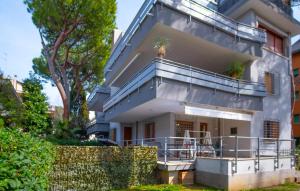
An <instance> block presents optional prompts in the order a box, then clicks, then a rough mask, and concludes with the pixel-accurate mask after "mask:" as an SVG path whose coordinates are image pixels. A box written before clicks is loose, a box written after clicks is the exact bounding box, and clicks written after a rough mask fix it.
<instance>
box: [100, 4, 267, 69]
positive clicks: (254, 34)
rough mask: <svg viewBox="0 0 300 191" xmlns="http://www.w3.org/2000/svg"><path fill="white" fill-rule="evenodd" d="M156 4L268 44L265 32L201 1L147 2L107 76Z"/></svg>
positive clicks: (113, 57)
mask: <svg viewBox="0 0 300 191" xmlns="http://www.w3.org/2000/svg"><path fill="white" fill-rule="evenodd" d="M156 2H160V3H162V4H164V5H167V6H169V7H171V8H173V9H175V10H177V11H180V12H183V13H185V14H188V15H190V17H191V18H192V17H193V18H196V19H198V20H201V21H202V22H205V23H208V24H210V25H212V26H215V27H217V28H219V29H221V30H223V31H225V32H228V33H230V34H232V35H234V36H235V37H236V38H245V39H248V40H252V41H256V42H259V43H265V42H266V37H267V36H266V32H265V31H264V30H262V29H258V28H255V27H252V26H250V25H246V24H243V23H239V22H237V21H235V20H233V19H231V18H229V17H226V16H225V15H223V14H221V13H219V12H217V11H215V10H213V9H210V8H208V7H207V6H206V5H204V4H201V1H200V3H199V2H197V1H195V0H180V1H178V0H146V1H145V2H144V4H143V5H142V7H141V8H140V10H139V11H138V13H137V15H136V16H135V18H134V19H133V21H132V23H131V24H130V26H129V27H128V29H127V30H126V32H125V34H124V35H123V37H122V38H121V40H120V41H119V43H118V44H117V46H116V48H115V49H114V50H113V52H112V54H111V56H110V58H109V60H108V62H107V64H106V66H105V69H104V72H105V74H106V73H107V72H108V71H109V70H110V69H111V67H112V65H113V64H114V63H115V62H116V60H117V59H118V57H119V56H120V54H121V53H122V52H123V51H124V49H125V48H126V46H128V45H129V44H130V40H131V39H132V37H133V36H134V34H135V33H136V31H137V30H138V29H139V27H140V26H141V24H142V23H143V21H144V20H145V19H146V18H147V16H148V15H152V14H151V13H150V12H151V10H152V8H153V6H154V5H155V3H156Z"/></svg>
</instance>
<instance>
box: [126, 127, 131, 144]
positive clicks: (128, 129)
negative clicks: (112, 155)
mask: <svg viewBox="0 0 300 191" xmlns="http://www.w3.org/2000/svg"><path fill="white" fill-rule="evenodd" d="M131 140H132V127H124V141H125V142H124V146H128V145H130V144H131Z"/></svg>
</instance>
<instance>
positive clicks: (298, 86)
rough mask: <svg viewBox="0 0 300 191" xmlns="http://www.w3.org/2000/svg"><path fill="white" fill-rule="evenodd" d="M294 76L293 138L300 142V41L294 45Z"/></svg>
mask: <svg viewBox="0 0 300 191" xmlns="http://www.w3.org/2000/svg"><path fill="white" fill-rule="evenodd" d="M292 60H293V61H292V63H293V74H294V88H293V89H294V99H293V102H294V108H293V134H292V135H293V137H294V138H295V139H296V140H297V144H299V143H300V142H299V141H300V76H299V72H300V40H298V41H297V42H296V43H294V44H293V55H292Z"/></svg>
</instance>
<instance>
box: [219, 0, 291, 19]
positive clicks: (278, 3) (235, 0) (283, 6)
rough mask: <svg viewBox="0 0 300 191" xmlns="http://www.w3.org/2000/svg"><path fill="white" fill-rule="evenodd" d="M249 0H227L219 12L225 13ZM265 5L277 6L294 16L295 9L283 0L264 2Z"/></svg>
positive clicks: (264, 0)
mask: <svg viewBox="0 0 300 191" xmlns="http://www.w3.org/2000/svg"><path fill="white" fill-rule="evenodd" d="M246 1H248V0H225V1H224V3H222V4H221V5H219V11H220V12H222V13H224V12H226V11H227V10H228V9H230V8H232V7H233V6H234V5H235V4H237V3H241V4H242V3H245V2H246ZM262 1H263V2H265V3H273V4H275V5H276V6H277V7H278V8H279V9H281V10H282V11H283V12H285V13H286V14H288V15H290V16H293V9H292V7H291V6H290V5H288V4H286V3H284V2H283V0H262Z"/></svg>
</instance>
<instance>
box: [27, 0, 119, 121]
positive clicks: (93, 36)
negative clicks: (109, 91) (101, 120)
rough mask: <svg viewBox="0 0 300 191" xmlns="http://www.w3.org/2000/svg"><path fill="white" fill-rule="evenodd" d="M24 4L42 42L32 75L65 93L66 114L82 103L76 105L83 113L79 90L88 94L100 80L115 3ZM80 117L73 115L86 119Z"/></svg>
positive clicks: (57, 0) (38, 0)
mask: <svg viewBox="0 0 300 191" xmlns="http://www.w3.org/2000/svg"><path fill="white" fill-rule="evenodd" d="M24 3H25V4H26V5H27V7H28V11H29V12H30V13H31V14H32V20H33V22H34V24H35V25H36V27H37V28H38V29H39V32H40V35H41V38H42V41H43V50H42V55H41V56H40V57H38V58H35V59H34V60H33V70H34V72H35V73H36V74H38V75H40V76H41V77H43V78H44V79H46V80H49V79H50V80H51V81H52V83H53V84H56V86H57V87H58V88H60V92H64V93H63V94H62V100H63V103H64V107H65V108H64V109H65V111H68V110H69V106H70V105H74V104H72V102H75V103H76V102H77V103H79V104H82V105H79V106H80V107H82V109H81V110H85V108H84V107H85V104H84V103H82V102H81V100H80V99H81V98H80V97H81V96H80V95H83V94H82V93H81V91H91V89H92V88H93V87H94V86H95V85H96V84H98V83H99V82H102V81H103V68H104V64H105V63H106V61H107V59H108V58H109V55H110V51H111V42H112V31H113V29H114V28H115V18H116V16H115V15H116V8H117V6H116V1H115V0H101V1H99V0H24ZM50 66H51V67H50ZM49 68H50V70H49ZM51 68H53V69H52V70H51ZM70 90H71V93H72V92H75V96H74V99H71V98H70V92H69V91H70ZM75 105H76V104H75ZM67 113H68V114H69V112H67ZM81 114H82V112H79V113H75V114H74V116H75V118H85V116H81ZM67 120H68V119H67Z"/></svg>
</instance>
